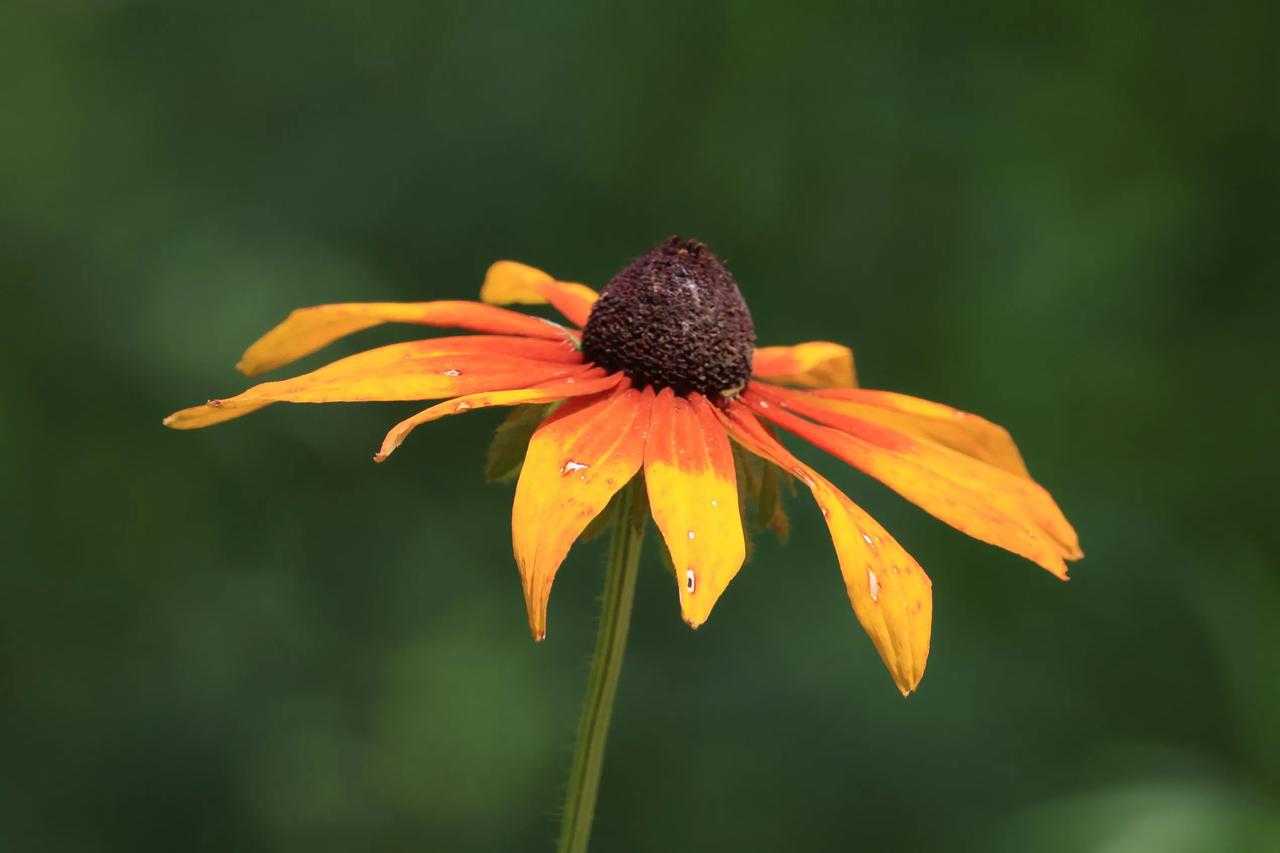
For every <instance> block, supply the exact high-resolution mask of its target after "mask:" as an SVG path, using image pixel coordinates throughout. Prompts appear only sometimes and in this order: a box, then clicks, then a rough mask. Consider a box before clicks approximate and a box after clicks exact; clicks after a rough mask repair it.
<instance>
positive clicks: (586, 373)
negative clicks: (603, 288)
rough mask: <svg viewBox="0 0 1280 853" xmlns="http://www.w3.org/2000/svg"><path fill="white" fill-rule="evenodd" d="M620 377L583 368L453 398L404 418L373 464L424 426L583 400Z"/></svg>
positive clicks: (386, 440) (604, 389)
mask: <svg viewBox="0 0 1280 853" xmlns="http://www.w3.org/2000/svg"><path fill="white" fill-rule="evenodd" d="M622 379H623V377H622V374H619V373H615V374H611V375H606V374H605V372H604V371H603V370H601V369H600V368H598V367H594V368H585V369H584V370H583V372H582V373H579V374H576V375H573V376H568V377H565V378H564V379H556V380H553V381H551V382H545V383H543V384H541V385H537V386H535V387H532V388H517V389H515V390H512V391H485V392H481V393H479V394H467V395H466V396H463V397H455V398H454V399H452V400H449V401H447V402H444V403H440V404H438V405H435V406H432V407H431V408H429V409H424V410H423V411H421V412H418V413H417V414H416V415H414V416H412V417H409V418H405V419H404V420H403V421H401V422H400V423H398V424H396V425H395V426H394V427H392V428H391V431H390V432H388V433H387V437H386V438H385V439H383V441H382V447H381V448H380V449H379V450H378V452H377V453H376V454H374V456H373V459H374V461H375V462H383V461H385V460H386V458H387V457H388V456H390V455H391V454H392V453H393V452H394V451H395V449H396V448H397V447H399V446H400V445H401V444H404V440H405V439H406V438H408V436H409V433H411V432H413V430H414V429H415V428H417V427H420V426H422V425H423V424H425V423H430V422H431V421H436V420H439V419H440V418H444V417H448V416H449V415H458V414H461V413H463V412H470V411H475V410H477V409H487V408H490V407H492V406H521V405H528V404H534V403H554V402H557V401H559V400H567V399H568V398H570V397H585V396H588V395H591V394H599V393H600V392H602V391H608V390H609V389H611V388H614V387H615V386H617V385H618V383H620V382H621V381H622Z"/></svg>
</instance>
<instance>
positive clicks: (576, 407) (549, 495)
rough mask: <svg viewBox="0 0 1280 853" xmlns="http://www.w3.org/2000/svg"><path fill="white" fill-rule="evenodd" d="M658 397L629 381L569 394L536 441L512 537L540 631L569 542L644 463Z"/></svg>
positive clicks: (538, 635) (538, 633)
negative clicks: (573, 397) (616, 386)
mask: <svg viewBox="0 0 1280 853" xmlns="http://www.w3.org/2000/svg"><path fill="white" fill-rule="evenodd" d="M653 397H654V395H653V392H652V391H651V390H648V389H646V390H644V391H637V390H635V389H632V388H625V389H624V390H618V391H612V392H606V393H605V394H603V395H597V396H594V397H583V398H578V399H576V400H570V401H569V402H567V403H565V404H564V405H563V406H562V407H560V408H559V409H557V410H556V411H555V412H554V413H552V414H551V416H550V417H548V418H547V419H546V420H545V421H544V422H543V423H542V425H541V426H540V427H538V429H537V431H535V432H534V434H533V438H532V439H531V440H530V441H529V449H528V452H527V453H526V454H525V461H524V467H523V468H521V470H520V479H519V481H518V482H517V483H516V497H515V505H514V507H513V508H512V512H511V538H512V544H513V546H514V549H515V555H516V564H517V565H518V566H519V568H520V579H521V581H522V582H523V585H524V596H525V605H526V607H527V608H528V611H529V628H530V630H531V631H532V632H533V636H534V639H538V640H541V639H542V638H543V637H545V636H546V633H547V599H548V597H549V596H550V595H551V582H552V581H553V580H554V579H555V576H556V571H557V570H558V569H559V568H560V564H561V563H562V562H564V558H565V556H566V555H567V554H568V553H569V548H570V546H572V545H573V543H574V541H575V540H576V539H577V538H578V536H580V535H581V534H582V531H583V530H585V529H586V527H587V525H588V524H589V523H590V522H591V520H592V519H593V518H595V517H596V516H597V515H599V514H600V512H601V511H602V510H603V509H604V508H605V507H606V506H607V505H608V504H609V500H610V499H611V498H612V497H613V496H614V494H616V493H617V492H618V491H619V490H620V489H622V487H623V486H625V485H627V483H628V482H630V481H631V478H632V477H634V476H635V475H636V472H637V471H639V470H640V466H641V465H642V464H643V463H644V447H645V437H646V435H647V434H648V432H649V418H650V411H651V410H652V408H653Z"/></svg>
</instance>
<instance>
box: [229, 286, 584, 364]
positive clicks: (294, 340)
mask: <svg viewBox="0 0 1280 853" xmlns="http://www.w3.org/2000/svg"><path fill="white" fill-rule="evenodd" d="M383 323H414V324H417V325H422V326H436V327H439V328H450V329H466V330H468V331H472V332H480V333H483V334H490V335H517V336H522V337H529V338H541V339H544V340H550V341H563V340H566V339H568V336H569V331H568V330H567V329H565V328H563V327H561V326H558V325H556V324H555V323H552V322H550V321H548V320H543V319H541V318H539V317H530V316H528V315H527V314H518V313H516V312H515V311H508V310H506V309H505V308H495V307H494V306H492V305H482V304H480V303H479V302H462V301H442V302H349V303H344V304H340V305H317V306H315V307H314V308H298V309H297V310H295V311H294V312H293V313H291V314H290V315H289V316H288V317H287V318H286V319H285V321H284V322H283V323H281V324H280V325H278V326H276V327H275V328H274V329H272V330H271V331H269V332H267V333H266V334H265V335H263V336H262V337H261V338H259V339H258V340H257V341H255V342H254V343H253V345H251V346H250V347H249V348H248V349H247V350H245V353H244V355H243V356H241V357H240V361H239V363H238V364H236V368H237V369H238V370H239V371H240V372H241V373H243V374H245V375H246V376H257V375H258V374H259V373H265V372H266V371H268V370H274V369H275V368H277V367H282V366H284V365H286V364H288V363H289V362H291V361H296V360H297V359H300V358H302V357H303V356H307V355H310V354H311V353H313V352H316V351H317V350H320V349H322V348H324V347H326V346H328V345H329V344H331V343H333V342H334V341H336V340H338V339H339V338H344V337H346V336H347V335H350V334H354V333H355V332H359V331H362V330H364V329H369V328H372V327H374V326H379V325H382V324H383Z"/></svg>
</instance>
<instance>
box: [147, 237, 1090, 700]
mask: <svg viewBox="0 0 1280 853" xmlns="http://www.w3.org/2000/svg"><path fill="white" fill-rule="evenodd" d="M480 296H481V299H482V300H483V302H484V303H488V304H481V303H475V302H454V301H446V302H423V303H411V304H405V303H352V304H341V305H322V306H319V307H315V308H303V309H299V310H297V311H294V312H293V313H292V314H291V315H290V316H289V317H288V319H286V320H285V321H284V322H283V323H281V324H280V325H279V326H277V327H276V328H274V329H272V330H271V331H270V332H268V333H267V334H266V335H265V336H263V337H262V338H261V339H260V340H259V341H257V342H256V343H255V344H253V345H252V346H251V347H250V348H249V349H248V351H247V352H246V353H245V354H244V357H243V358H242V359H241V361H240V363H239V365H238V366H239V368H240V370H241V371H242V372H244V373H245V374H247V375H250V376H252V375H256V374H259V373H263V372H265V371H268V370H272V369H274V368H277V367H281V366H283V365H285V364H288V363H289V362H292V361H294V360H296V359H299V358H302V357H303V356H306V355H309V354H311V353H313V352H315V351H317V350H319V349H321V348H322V347H324V346H326V345H328V344H329V343H332V342H333V341H335V340H337V339H339V338H342V337H344V336H346V335H349V334H352V333H354V332H358V331H360V330H362V329H367V328H369V327H372V326H376V325H379V324H381V323H388V322H400V323H413V324H419V325H426V326H438V327H450V328H457V329H465V330H468V331H470V332H477V333H479V334H477V335H471V336H463V337H444V338H434V339H429V340H419V341H412V342H409V343H398V344H391V345H390V346H384V347H380V348H377V349H373V350H369V351H367V352H362V353H359V354H357V355H353V356H350V357H348V358H344V359H340V360H338V361H335V362H333V363H332V364H329V365H327V366H325V367H322V368H320V369H318V370H315V371H313V372H311V373H308V374H305V375H303V376H298V377H295V378H293V379H285V380H280V381H276V382H267V383H264V384H261V385H257V386H255V387H253V388H250V389H249V390H247V391H245V392H244V393H242V394H239V395H237V396H234V397H229V398H226V399H221V400H210V401H209V403H208V404H207V405H204V406H196V407H192V408H189V409H183V410H182V411H180V412H177V413H175V414H173V415H170V416H169V417H168V418H166V419H165V424H166V425H167V426H170V427H173V428H176V429H192V428H199V427H205V426H210V425H212V424H216V423H220V422H222V421H227V420H231V419H233V418H237V417H240V416H241V415H246V414H249V413H250V412H253V411H257V410H258V409H261V408H263V407H264V406H268V405H271V404H273V403H280V402H291V403H333V402H348V401H367V400H433V399H445V400H446V401H445V402H442V403H439V404H437V405H433V406H431V407H430V408H427V409H425V410H424V411H422V412H419V413H418V414H416V415H413V416H412V417H410V418H408V419H406V420H404V421H402V422H400V423H399V424H397V425H396V426H395V427H394V428H392V430H391V431H390V432H389V433H388V434H387V436H386V439H385V440H384V441H383V443H382V447H381V449H380V450H379V451H378V453H377V454H376V456H375V459H377V460H379V461H381V460H384V459H386V458H387V457H388V456H390V455H391V454H392V453H393V452H394V451H395V449H396V448H397V447H399V446H400V444H401V443H402V442H403V441H404V440H405V438H406V437H407V436H408V435H409V433H410V432H411V431H412V430H413V429H415V428H416V427H418V426H421V425H422V424H425V423H428V422H430V421H433V420H436V419H439V418H442V417H445V416H447V415H453V414H457V413H461V412H466V411H474V410H477V409H482V408H487V407H493V406H522V405H529V404H560V405H558V407H557V408H555V409H554V410H553V411H552V412H551V413H550V414H549V415H548V416H547V417H546V418H545V420H543V421H542V422H541V423H540V424H539V425H538V426H537V428H536V430H535V431H534V432H533V433H532V437H531V439H530V440H529V443H528V448H527V452H526V454H525V457H524V461H523V466H522V467H521V469H520V474H519V481H518V483H517V486H516V494H515V505H514V510H513V515H512V537H513V543H514V549H515V556H516V561H517V563H518V566H519V570H520V576H521V579H522V581H523V586H524V595H525V601H526V605H527V608H528V616H529V625H530V628H531V630H532V632H533V635H534V637H535V638H537V639H542V638H543V637H544V636H545V634H546V619H547V601H548V597H549V595H550V591H551V585H552V581H553V580H554V578H555V575H556V572H557V570H558V569H559V567H560V565H561V563H562V562H563V560H564V559H565V556H566V554H567V553H568V551H569V548H570V546H571V545H572V544H573V542H574V541H575V540H577V539H578V538H579V537H580V536H581V535H582V534H583V532H584V531H585V530H586V529H587V527H588V525H589V524H590V523H591V522H592V521H593V519H595V518H596V517H597V516H599V515H600V514H601V513H602V512H603V511H604V510H605V509H606V507H607V506H608V505H609V503H610V501H611V499H612V498H613V497H614V496H615V495H616V494H617V493H618V492H619V491H620V490H622V489H623V488H624V487H625V486H627V485H628V483H629V482H631V481H632V480H633V478H636V476H637V475H638V474H640V473H641V471H643V475H644V476H643V481H644V486H645V490H646V492H647V494H648V502H649V507H650V511H651V513H652V516H653V519H654V521H655V522H656V524H657V526H658V528H659V530H660V531H661V533H662V535H663V537H664V539H665V540H666V544H667V548H668V551H669V553H670V557H671V564H672V566H673V567H674V569H675V576H676V582H677V588H678V595H679V601H680V608H681V612H682V615H683V617H684V619H685V621H686V622H688V623H689V624H690V625H691V626H693V627H695V628H696V627H698V626H699V625H701V624H702V623H703V622H704V621H706V619H707V617H708V616H709V615H710V613H711V610H712V608H713V607H714V605H715V603H716V601H717V600H718V599H719V598H720V596H721V594H722V593H723V592H724V591H725V588H726V587H727V586H728V584H729V582H730V581H731V580H733V577H734V576H735V575H736V574H737V573H738V570H739V569H740V568H741V566H742V564H743V562H744V560H745V557H746V545H745V542H746V536H745V533H744V529H743V520H742V512H741V511H740V501H739V483H738V474H737V472H736V471H735V464H734V449H733V446H734V444H736V445H737V446H739V447H740V448H742V449H744V450H745V451H747V452H749V453H750V454H754V455H755V456H757V457H760V458H761V459H763V460H765V461H766V462H767V463H771V464H772V465H773V466H776V467H777V468H779V469H781V470H782V471H784V472H786V474H788V475H791V476H793V477H795V478H796V479H797V480H799V482H801V483H803V484H804V486H805V487H807V488H808V489H809V490H810V491H811V492H812V494H813V497H814V499H815V500H816V502H817V504H818V506H819V508H820V509H821V512H822V515H823V517H824V518H825V520H826V524H827V526H828V528H829V531H830V534H831V538H832V541H833V542H834V545H835V550H836V554H837V557H838V562H839V565H840V571H841V573H842V575H843V578H844V583H845V587H846V589H847V591H848V595H849V599H850V601H851V603H852V605H853V610H854V612H855V614H856V615H857V618H858V620H859V621H860V622H861V623H862V625H863V627H864V628H865V630H866V631H867V633H868V634H869V635H870V637H871V639H872V642H873V643H874V644H875V647H876V649H877V651H878V652H879V653H880V656H881V658H882V659H883V661H884V663H885V665H886V666H887V667H888V669H889V672H890V673H891V675H892V676H893V678H894V681H895V682H896V684H897V686H898V688H899V689H900V690H901V691H902V692H903V693H904V694H906V693H908V692H910V691H911V690H914V689H915V687H916V685H917V684H918V683H919V681H920V678H921V676H922V675H923V673H924V668H925V662H926V659H927V657H928V653H929V637H930V624H931V619H932V609H933V600H932V593H931V589H930V581H929V578H928V577H927V576H926V575H925V573H924V571H923V570H921V568H920V566H919V565H918V564H917V563H916V561H915V560H914V559H912V557H911V556H910V555H909V554H908V553H907V552H906V551H905V550H903V548H902V546H901V545H899V544H898V542H897V541H896V540H895V539H894V538H893V537H892V536H890V535H889V534H888V533H887V532H886V531H885V529H884V528H883V527H881V526H880V525H879V524H878V523H877V522H876V521H875V520H874V519H873V518H871V516H869V515H868V514H867V513H866V512H864V511H863V510H862V509H860V508H859V507H858V506H857V505H856V504H854V503H853V502H852V501H851V500H850V499H849V498H848V497H846V496H845V495H844V494H842V493H841V492H840V491H839V490H838V489H836V488H835V487H834V486H833V485H832V484H831V483H830V482H829V481H827V480H826V479H824V478H823V477H822V476H821V475H819V474H818V473H817V472H815V471H814V470H813V469H812V468H810V467H809V466H807V465H806V464H804V463H803V462H801V461H800V460H799V459H797V458H796V457H795V456H793V455H792V454H791V453H790V452H789V451H787V450H786V449H785V448H784V447H783V445H782V444H781V443H780V442H779V441H778V440H777V438H776V437H775V435H774V433H773V431H772V427H780V428H782V429H784V430H787V431H789V432H792V433H794V434H796V435H797V436H799V437H801V438H803V439H806V440H807V441H809V442H811V443H812V444H814V445H816V446H817V447H819V448H821V449H823V450H825V451H827V452H828V453H830V454H832V455H834V456H836V457H837V458H839V459H840V460H842V461H844V462H846V463H848V464H850V465H852V466H854V467H855V468H858V469H859V470H861V471H864V472H865V473H867V474H870V475H871V476H872V477H874V478H876V479H878V480H880V481H881V482H883V483H884V484H885V485H887V486H889V487H890V488H891V489H893V490H894V491H896V492H898V493H899V494H901V495H902V496H904V497H905V498H907V499H908V500H910V501H911V502H913V503H915V504H917V505H918V506H920V507H921V508H922V509H924V510H925V511H927V512H929V513H931V514H932V515H934V516H936V517H937V518H939V519H941V520H942V521H945V522H947V523H948V524H950V525H952V526H953V527H955V528H956V529H958V530H960V531H962V532H964V533H967V534H969V535H970V536H973V537H975V538H977V539H980V540H982V541H984V542H988V543H990V544H992V545H997V546H999V547H1001V548H1004V549H1006V550H1009V551H1012V552H1013V553H1015V554H1019V555H1021V556H1023V557H1026V558H1027V559H1029V560H1031V561H1032V562H1034V563H1036V564H1037V565H1039V566H1041V567H1043V568H1045V569H1047V570H1048V571H1050V572H1051V573H1053V574H1054V575H1056V576H1058V577H1060V578H1063V579H1065V578H1066V576H1067V570H1066V564H1065V561H1066V560H1074V559H1078V558H1079V557H1081V556H1082V554H1081V551H1080V549H1079V545H1078V542H1077V539H1076V535H1075V532H1074V531H1073V530H1072V528H1071V525H1070V524H1068V522H1067V521H1066V519H1065V518H1064V517H1063V515H1062V513H1061V511H1060V510H1059V509H1058V507H1057V505H1056V504H1055V503H1054V501H1053V499H1052V498H1051V497H1050V495H1049V494H1048V492H1046V491H1045V490H1044V489H1043V488H1041V487H1040V486H1039V485H1037V484H1036V483H1035V482H1034V481H1033V480H1032V479H1031V477H1030V475H1029V474H1028V473H1027V469H1026V467H1025V466H1024V464H1023V461H1022V458H1021V456H1020V455H1019V453H1018V450H1017V448H1016V446H1015V445H1014V443H1013V441H1012V439H1011V438H1010V437H1009V434H1008V433H1007V432H1006V431H1005V430H1003V429H1002V428H1000V427H998V426H996V425H994V424H992V423H990V422H988V421H986V420H983V419H982V418H980V417H977V416H975V415H970V414H967V413H965V412H962V411H959V410H957V409H953V408H950V407H948V406H943V405H940V404H937V403H931V402H927V401H924V400H919V399H916V398H913V397H908V396H904V395H901V394H896V393H891V392H886V391H871V390H866V389H862V388H858V387H857V385H856V382H855V377H854V365H853V355H852V353H851V351H850V350H849V349H848V348H847V347H844V346H841V345H839V344H835V343H828V342H813V343H805V344H800V345H797V346H791V347H763V348H757V347H756V345H755V344H756V338H755V330H754V327H753V325H752V319H751V314H750V312H749V311H748V310H747V306H746V303H745V302H744V301H743V298H742V295H741V293H740V292H739V290H738V286H737V284H736V282H735V281H734V279H733V277H732V276H731V275H730V273H729V271H728V270H727V269H726V268H725V267H724V265H723V264H721V262H720V261H719V259H717V257H716V256H715V255H714V254H713V253H712V252H711V251H710V250H709V249H708V248H707V247H706V246H704V245H702V244H701V243H698V242H695V241H690V240H681V239H679V238H671V239H670V240H668V241H666V242H665V243H663V244H661V245H659V246H658V247H657V248H655V249H654V250H652V251H651V252H649V253H648V254H646V255H644V256H642V257H640V258H638V259H636V260H635V261H633V262H632V263H631V264H630V265H629V266H627V267H626V268H625V269H624V270H622V271H621V272H620V273H618V274H617V275H616V276H615V277H614V278H613V280H612V281H611V282H610V283H609V285H608V286H607V287H606V288H605V290H604V292H603V294H602V295H599V296H597V294H596V293H595V292H594V291H593V290H591V289H590V288H588V287H586V286H584V285H581V284H573V283H568V282H561V281H557V280H556V279H554V278H552V277H551V276H549V275H547V274H546V273H543V272H541V271H539V270H536V269H533V268H532V267H528V266H525V265H523V264H518V263H515V262H512V261H499V262H498V263H496V264H494V265H493V266H492V267H491V268H490V269H489V272H488V276H487V277H486V279H485V282H484V285H483V287H482V289H481V292H480ZM545 303H550V304H551V305H552V306H553V307H554V308H555V309H557V310H558V311H559V312H560V313H561V314H562V315H563V316H564V317H565V318H566V319H567V320H568V321H569V322H570V323H571V324H572V327H567V326H563V325H560V324H557V323H554V322H551V321H548V320H543V319H540V318H537V317H532V316H528V315H523V314H519V313H516V312H514V311H511V310H508V309H506V308H501V307H497V306H500V305H511V304H525V305H529V304H545ZM787 386H790V387H787ZM770 425H771V426H770Z"/></svg>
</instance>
